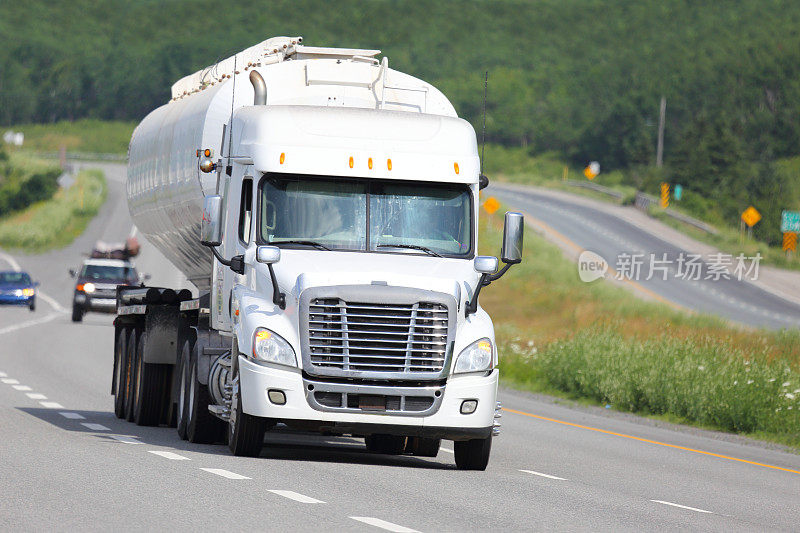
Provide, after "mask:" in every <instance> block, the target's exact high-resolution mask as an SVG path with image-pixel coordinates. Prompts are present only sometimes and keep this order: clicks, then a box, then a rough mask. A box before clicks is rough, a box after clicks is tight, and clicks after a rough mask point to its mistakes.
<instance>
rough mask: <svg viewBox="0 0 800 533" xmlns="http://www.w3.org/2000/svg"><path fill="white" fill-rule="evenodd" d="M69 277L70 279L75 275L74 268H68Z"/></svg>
mask: <svg viewBox="0 0 800 533" xmlns="http://www.w3.org/2000/svg"><path fill="white" fill-rule="evenodd" d="M69 275H70V277H72V278H74V277H75V276H76V275H77V273H76V272H75V269H74V268H70V269H69Z"/></svg>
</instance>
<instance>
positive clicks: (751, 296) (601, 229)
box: [486, 183, 800, 329]
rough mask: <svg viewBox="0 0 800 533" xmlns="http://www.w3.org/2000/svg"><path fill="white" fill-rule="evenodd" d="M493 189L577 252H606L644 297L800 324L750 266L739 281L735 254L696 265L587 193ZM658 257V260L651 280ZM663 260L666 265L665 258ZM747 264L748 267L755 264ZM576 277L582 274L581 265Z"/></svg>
mask: <svg viewBox="0 0 800 533" xmlns="http://www.w3.org/2000/svg"><path fill="white" fill-rule="evenodd" d="M486 191H487V192H489V193H490V194H493V195H495V196H497V197H498V198H499V199H500V200H502V201H503V202H505V203H506V204H507V205H509V206H511V207H512V208H514V209H519V210H521V211H523V212H525V214H526V215H528V218H529V223H530V222H534V223H536V224H538V225H539V226H540V229H542V228H543V231H544V232H545V233H548V234H549V235H548V237H549V238H550V239H551V240H553V241H554V242H557V243H558V244H560V245H561V246H562V247H566V248H568V249H569V248H572V249H573V250H574V251H576V252H579V251H581V250H589V251H591V252H594V253H596V254H598V255H599V256H601V257H602V258H603V259H604V260H605V261H606V262H607V264H608V265H609V267H610V270H609V276H612V275H614V274H619V275H620V277H622V275H623V274H624V275H625V283H628V284H629V285H632V286H635V288H636V290H637V292H639V293H640V294H645V295H649V296H651V297H653V298H654V299H657V300H663V301H666V302H669V303H671V304H672V305H674V306H677V307H680V308H683V309H688V310H691V311H696V312H700V313H707V314H712V315H718V316H721V317H723V318H726V319H728V320H731V321H733V322H738V323H740V324H745V325H748V326H755V327H765V328H770V329H782V328H787V329H793V328H798V327H800V305H798V304H797V303H794V302H792V301H788V300H787V299H784V298H781V297H780V296H777V295H775V294H772V293H770V292H766V291H765V290H763V289H762V288H760V287H758V286H756V285H755V284H753V283H751V282H749V281H748V280H749V279H750V278H751V277H752V276H753V275H754V272H755V271H751V273H750V274H749V275H747V272H746V271H745V270H743V271H742V272H741V274H742V275H741V277H742V278H743V279H741V280H740V279H738V278H739V276H738V275H736V274H734V271H735V268H736V264H737V261H736V260H735V258H734V260H732V261H731V262H730V264H727V265H726V264H725V263H727V259H725V258H722V259H719V260H717V259H716V258H714V257H703V259H702V261H698V262H696V264H697V265H699V266H698V267H696V268H691V267H689V261H690V260H692V255H693V254H692V252H690V251H687V250H685V249H683V248H681V247H679V246H676V245H675V244H672V243H671V242H668V241H666V240H664V239H662V238H660V237H659V236H657V235H654V234H653V232H652V231H651V230H648V229H644V228H641V227H638V226H636V225H634V224H632V223H631V222H629V221H628V220H625V219H623V218H620V217H619V216H616V215H615V214H614V212H613V211H610V210H607V209H602V208H600V207H599V206H597V205H595V206H592V205H591V204H589V203H587V202H586V200H585V199H583V198H581V197H577V196H574V195H568V194H563V193H561V194H558V193H555V194H554V193H553V192H549V191H546V190H542V189H539V188H531V187H520V186H514V185H508V184H500V183H492V184H491V186H490V187H489V189H487V190H486ZM618 209H619V208H618ZM629 209H633V208H629ZM533 219H536V220H533ZM651 255H652V256H653V258H654V259H655V261H656V263H655V265H656V268H655V269H652V270H653V275H652V277H650V274H651ZM634 257H636V259H634ZM681 257H683V259H684V263H683V264H681V263H680V258H681ZM664 259H666V262H661V261H663V260H664ZM698 259H699V258H698ZM638 261H641V264H640V270H639V275H638V276H636V275H634V268H632V265H633V264H634V263H635V262H638ZM712 265H722V266H725V267H727V270H728V274H727V275H723V274H721V270H719V268H717V267H716V266H712ZM744 265H745V268H746V269H749V268H750V267H751V262H748V261H746V262H745V263H744ZM614 270H616V272H614ZM575 275H576V277H577V276H578V269H577V267H576V269H575ZM648 277H650V279H648ZM726 277H727V278H729V279H726ZM665 278H666V279H665ZM596 283H601V282H600V281H596Z"/></svg>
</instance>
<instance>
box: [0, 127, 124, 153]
mask: <svg viewBox="0 0 800 533" xmlns="http://www.w3.org/2000/svg"><path fill="white" fill-rule="evenodd" d="M134 127H136V123H135V122H126V121H108V120H94V119H81V120H76V121H74V122H70V121H66V120H65V121H61V122H56V123H54V124H21V125H17V126H11V127H9V128H8V129H11V130H13V131H21V132H23V133H24V134H25V143H24V145H23V146H22V149H23V150H25V151H35V152H58V151H59V150H60V149H61V147H62V146H63V147H65V148H66V149H67V151H69V152H84V153H97V154H116V155H125V154H127V152H128V143H129V142H130V140H131V135H132V134H133V128H134Z"/></svg>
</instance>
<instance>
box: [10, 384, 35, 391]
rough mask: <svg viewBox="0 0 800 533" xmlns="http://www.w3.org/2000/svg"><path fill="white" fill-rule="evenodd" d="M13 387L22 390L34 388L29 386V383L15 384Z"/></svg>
mask: <svg viewBox="0 0 800 533" xmlns="http://www.w3.org/2000/svg"><path fill="white" fill-rule="evenodd" d="M13 387H14V390H21V391H26V390H33V389H31V388H30V387H28V386H27V385H13Z"/></svg>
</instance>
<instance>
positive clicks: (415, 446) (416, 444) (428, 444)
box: [406, 437, 442, 457]
mask: <svg viewBox="0 0 800 533" xmlns="http://www.w3.org/2000/svg"><path fill="white" fill-rule="evenodd" d="M441 443H442V439H430V438H426V437H409V438H408V442H407V443H406V451H407V452H408V453H410V454H411V455H413V456H414V457H436V456H437V455H439V445H440V444H441Z"/></svg>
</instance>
